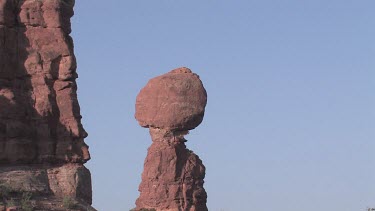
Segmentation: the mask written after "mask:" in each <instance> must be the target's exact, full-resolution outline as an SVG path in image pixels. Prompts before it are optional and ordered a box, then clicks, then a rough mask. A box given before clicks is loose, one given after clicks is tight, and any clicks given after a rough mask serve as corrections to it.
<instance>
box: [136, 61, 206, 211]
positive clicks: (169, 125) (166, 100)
mask: <svg viewBox="0 0 375 211" xmlns="http://www.w3.org/2000/svg"><path fill="white" fill-rule="evenodd" d="M206 103H207V93H206V90H205V89H204V87H203V84H202V82H201V80H200V79H199V76H198V75H196V74H194V73H192V72H191V70H190V69H188V68H178V69H175V70H172V71H171V72H169V73H167V74H164V75H161V76H158V77H156V78H153V79H151V80H150V81H149V82H148V83H147V85H146V86H145V87H144V88H143V89H142V90H141V91H140V93H139V94H138V96H137V101H136V114H135V117H136V119H137V120H138V122H139V124H140V125H141V126H143V127H146V128H149V130H150V135H151V138H152V145H151V147H150V148H149V149H148V153H147V157H146V160H145V164H144V170H143V173H142V182H141V184H140V186H139V191H140V196H139V198H138V199H137V201H136V205H137V208H136V209H137V210H141V209H142V208H145V209H155V210H156V211H206V210H207V207H206V200H207V194H206V191H205V190H204V188H203V183H204V181H203V179H204V177H205V167H204V165H203V164H202V161H201V160H200V159H199V157H198V156H197V155H196V154H194V153H193V152H192V151H190V150H189V149H187V148H186V146H185V142H186V139H185V138H184V135H186V134H188V131H189V130H192V129H194V128H195V127H197V126H198V125H199V124H200V123H201V122H202V120H203V116H204V110H205V106H206Z"/></svg>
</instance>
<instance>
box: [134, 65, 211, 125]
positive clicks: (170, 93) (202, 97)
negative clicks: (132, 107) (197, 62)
mask: <svg viewBox="0 0 375 211" xmlns="http://www.w3.org/2000/svg"><path fill="white" fill-rule="evenodd" d="M206 103H207V93H206V90H205V89H204V87H203V84H202V82H201V80H200V79H199V76H198V75H197V74H194V73H192V72H191V70H190V69H188V68H178V69H175V70H172V71H171V72H169V73H167V74H164V75H161V76H158V77H156V78H153V79H151V80H150V81H149V82H148V83H147V85H146V86H145V87H144V88H143V89H142V90H141V92H140V93H139V94H138V96H137V100H136V113H135V118H136V119H137V120H138V122H139V124H140V125H141V126H143V127H154V128H163V129H168V130H191V129H194V128H195V127H197V126H198V125H199V124H200V123H201V122H202V120H203V115H204V109H205V106H206Z"/></svg>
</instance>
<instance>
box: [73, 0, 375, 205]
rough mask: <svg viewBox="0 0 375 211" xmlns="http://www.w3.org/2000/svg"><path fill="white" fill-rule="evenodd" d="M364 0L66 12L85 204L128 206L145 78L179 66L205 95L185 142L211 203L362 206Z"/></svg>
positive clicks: (368, 201)
mask: <svg viewBox="0 0 375 211" xmlns="http://www.w3.org/2000/svg"><path fill="white" fill-rule="evenodd" d="M374 10H375V1H373V0H357V1H354V0H324V1H323V0H314V1H313V0H310V1H309V0H305V1H301V0H285V1H277V0H262V1H259V0H258V1H253V0H234V1H228V0H225V1H224V0H205V1H197V0H190V1H182V0H158V1H142V0H141V1H128V0H107V1H102V0H90V1H83V0H80V1H76V7H75V12H76V14H75V16H74V18H73V19H72V24H73V33H72V36H73V38H74V41H75V52H76V56H77V60H78V73H79V76H80V78H79V80H78V84H79V100H80V104H81V110H82V115H83V123H84V126H85V128H86V130H87V131H88V133H89V137H88V138H87V139H86V142H87V143H88V144H89V145H90V151H91V155H92V160H91V161H89V162H88V164H87V167H88V168H89V169H90V170H91V173H92V179H93V191H94V198H93V199H94V206H95V207H96V208H97V209H99V210H106V211H108V210H110V211H123V210H129V209H131V208H133V207H134V206H135V205H134V202H135V200H136V198H137V197H138V185H139V183H140V179H141V172H142V169H143V161H144V158H145V157H146V153H147V148H148V147H149V146H150V144H151V139H150V137H149V134H148V130H147V129H144V128H141V127H140V126H139V125H138V123H137V122H136V120H135V119H134V104H135V98H136V95H137V94H138V92H139V90H140V89H141V88H142V87H143V86H144V85H145V84H146V83H147V81H148V80H149V79H150V78H152V77H155V76H157V75H160V74H163V73H165V72H168V71H169V70H171V69H174V68H176V67H180V66H187V67H189V68H191V69H192V70H193V71H194V72H196V73H197V74H199V75H200V76H201V79H202V81H203V83H204V85H205V87H206V89H207V92H208V105H207V108H206V115H205V119H204V121H203V123H202V124H201V125H200V126H199V127H198V128H196V129H195V130H193V131H191V133H190V134H189V135H188V136H187V137H186V138H187V139H188V140H189V141H188V142H187V146H188V147H189V148H190V149H192V150H193V151H194V152H196V154H198V155H199V156H200V158H201V159H202V160H203V163H204V164H205V166H206V167H207V175H206V179H205V181H206V183H205V188H206V191H207V192H208V207H209V210H210V211H238V210H249V211H251V210H256V211H270V210H280V211H300V210H304V211H317V210H319V211H332V210H340V211H354V210H360V211H361V210H363V211H365V210H366V207H375V153H374V149H375V142H374V139H375V130H374V128H375V109H374V108H375V91H374V90H375V71H374V68H375V59H374V56H375V41H374V38H375V12H374Z"/></svg>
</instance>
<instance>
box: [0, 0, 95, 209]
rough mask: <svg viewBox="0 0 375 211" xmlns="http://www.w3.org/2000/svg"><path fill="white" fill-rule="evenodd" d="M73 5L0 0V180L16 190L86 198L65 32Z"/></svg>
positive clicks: (66, 0)
mask: <svg viewBox="0 0 375 211" xmlns="http://www.w3.org/2000/svg"><path fill="white" fill-rule="evenodd" d="M73 6H74V0H0V185H2V186H9V188H10V189H11V191H10V194H13V195H14V196H17V193H18V192H21V191H23V192H31V193H33V195H34V196H35V197H37V196H42V195H43V196H47V197H48V196H50V197H60V198H61V197H63V196H71V197H75V198H79V199H82V200H83V201H84V202H86V203H89V204H91V176H90V172H89V171H88V170H87V169H86V168H85V167H84V166H83V164H84V163H85V162H86V161H88V160H89V159H90V154H89V151H88V146H87V145H86V144H85V142H84V138H85V137H86V136H87V133H86V132H85V130H84V129H83V127H82V124H81V115H80V107H79V104H78V100H77V93H76V91H77V84H76V82H75V80H76V78H77V73H76V68H77V64H76V58H75V56H74V52H73V40H72V38H71V37H70V36H69V34H70V32H71V24H70V18H71V17H72V16H73V14H74V12H73ZM14 178H20V181H23V183H22V184H23V185H19V184H18V185H17V184H15V182H14ZM22 178H23V179H22ZM12 181H13V182H12ZM25 184H26V185H25ZM35 197H34V198H35ZM4 200H5V199H4Z"/></svg>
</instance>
